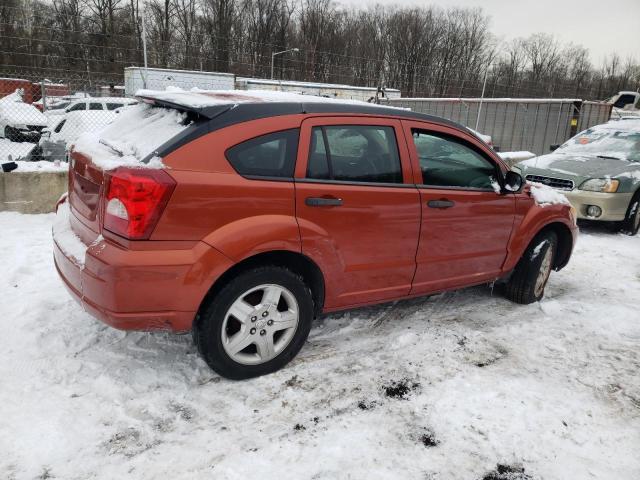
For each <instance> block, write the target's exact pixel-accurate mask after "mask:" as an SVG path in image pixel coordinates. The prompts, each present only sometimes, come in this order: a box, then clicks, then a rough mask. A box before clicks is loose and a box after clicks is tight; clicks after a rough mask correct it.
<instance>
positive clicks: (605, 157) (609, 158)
mask: <svg viewBox="0 0 640 480" xmlns="http://www.w3.org/2000/svg"><path fill="white" fill-rule="evenodd" d="M596 157H598V158H604V159H605V160H620V159H619V158H618V157H610V156H608V155H596Z"/></svg>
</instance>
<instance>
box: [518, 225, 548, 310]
mask: <svg viewBox="0 0 640 480" xmlns="http://www.w3.org/2000/svg"><path fill="white" fill-rule="evenodd" d="M557 250H558V236H557V235H556V234H555V233H554V232H552V231H547V232H543V233H541V234H539V235H538V236H536V238H534V240H533V241H532V242H531V244H530V245H529V246H528V247H527V249H526V251H525V252H524V255H522V258H521V259H520V261H519V262H518V264H517V265H516V268H515V270H514V271H513V274H512V275H511V278H510V279H509V281H508V282H507V284H506V286H505V296H506V297H507V298H508V299H509V300H511V301H513V302H516V303H521V304H524V305H527V304H529V303H533V302H537V301H539V300H540V299H541V298H542V297H543V296H544V289H545V287H546V285H547V281H548V280H549V275H550V274H551V270H553V263H554V259H555V255H556V252H557Z"/></svg>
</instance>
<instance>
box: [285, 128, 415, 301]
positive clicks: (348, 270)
mask: <svg viewBox="0 0 640 480" xmlns="http://www.w3.org/2000/svg"><path fill="white" fill-rule="evenodd" d="M295 177H296V178H295V185H296V217H297V220H298V224H299V226H300V233H301V237H302V251H303V253H304V254H305V255H307V256H309V257H310V258H312V259H313V260H314V261H315V262H316V263H317V264H318V265H320V267H321V268H322V270H323V273H324V276H325V310H331V309H337V308H339V307H346V306H356V305H358V304H363V303H368V302H375V301H380V300H385V299H391V298H396V297H399V296H403V295H407V294H408V293H409V291H410V289H411V281H412V279H413V275H414V273H415V268H416V264H415V255H416V249H417V245H418V234H419V228H420V194H419V193H418V190H417V188H416V186H415V184H414V182H413V176H412V171H411V166H410V160H409V155H408V149H407V144H406V141H405V140H404V137H403V132H402V125H401V123H400V121H398V120H393V119H386V118H371V117H314V118H310V119H307V120H305V121H304V122H303V123H302V128H301V132H300V146H299V149H298V159H297V163H296V174H295Z"/></svg>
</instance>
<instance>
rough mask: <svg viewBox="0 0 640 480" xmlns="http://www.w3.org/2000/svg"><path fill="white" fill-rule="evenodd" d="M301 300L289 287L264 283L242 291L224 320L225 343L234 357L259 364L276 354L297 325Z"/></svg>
mask: <svg viewBox="0 0 640 480" xmlns="http://www.w3.org/2000/svg"><path fill="white" fill-rule="evenodd" d="M299 315H300V311H299V308H298V302H297V301H296V298H295V297H294V296H293V294H292V293H291V292H290V291H289V290H288V289H286V288H284V287H282V286H280V285H275V284H265V285H259V286H257V287H254V288H251V289H249V290H247V291H246V292H244V293H243V294H241V295H240V296H239V297H238V298H237V299H236V300H235V301H234V302H233V303H232V304H231V307H230V308H229V310H228V311H227V313H226V314H225V317H224V321H223V322H222V335H221V339H222V345H223V347H224V350H225V352H226V353H227V355H229V357H231V359H232V360H233V361H235V362H237V363H241V364H243V365H259V364H262V363H265V362H268V361H269V360H272V359H274V358H275V357H277V356H278V355H279V354H280V353H281V352H282V351H283V350H284V349H285V348H286V346H287V345H288V344H289V342H290V341H291V339H292V338H293V336H294V334H295V332H296V329H297V328H298V321H299Z"/></svg>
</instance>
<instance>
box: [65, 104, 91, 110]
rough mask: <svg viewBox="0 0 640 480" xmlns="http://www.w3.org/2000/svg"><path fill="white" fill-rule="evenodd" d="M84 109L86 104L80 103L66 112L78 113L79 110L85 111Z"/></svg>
mask: <svg viewBox="0 0 640 480" xmlns="http://www.w3.org/2000/svg"><path fill="white" fill-rule="evenodd" d="M86 109H87V104H86V103H84V102H82V103H76V104H75V105H74V106H73V107H71V108H70V109H69V110H67V111H68V112H79V111H80V110H86Z"/></svg>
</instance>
